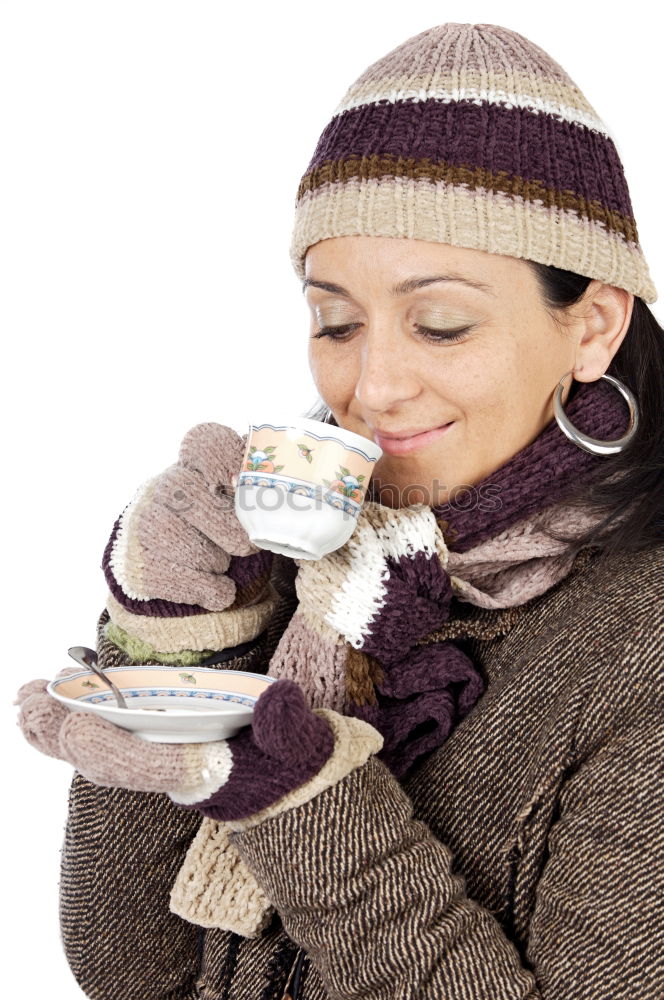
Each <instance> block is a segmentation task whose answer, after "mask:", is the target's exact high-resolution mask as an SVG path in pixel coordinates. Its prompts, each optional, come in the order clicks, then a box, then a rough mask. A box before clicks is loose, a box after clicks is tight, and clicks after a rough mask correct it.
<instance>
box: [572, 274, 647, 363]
mask: <svg viewBox="0 0 664 1000" xmlns="http://www.w3.org/2000/svg"><path fill="white" fill-rule="evenodd" d="M633 309H634V296H633V294H632V293H631V292H626V291H625V289H624V288H616V287H615V286H614V285H607V284H604V283H602V282H601V281H592V282H591V284H590V285H589V286H588V288H587V289H586V292H585V294H584V296H583V298H582V300H581V302H579V303H577V304H576V305H575V306H572V307H571V310H570V313H571V315H572V317H573V321H574V326H576V327H578V329H577V337H578V342H577V350H576V361H575V366H574V377H575V379H576V380H577V381H579V382H595V381H596V380H597V379H598V378H600V377H601V376H602V375H603V374H604V372H605V371H606V370H607V368H608V367H609V365H610V364H611V361H612V360H613V358H614V356H615V355H616V354H617V352H618V350H619V348H620V345H621V344H622V342H623V340H624V339H625V336H626V334H627V331H628V329H629V324H630V322H631V319H632V312H633Z"/></svg>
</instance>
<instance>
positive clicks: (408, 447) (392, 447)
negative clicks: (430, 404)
mask: <svg viewBox="0 0 664 1000" xmlns="http://www.w3.org/2000/svg"><path fill="white" fill-rule="evenodd" d="M453 424H454V421H451V422H450V423H449V424H443V425H442V426H440V427H434V428H432V429H431V430H428V431H422V432H421V433H419V434H412V435H410V436H409V437H386V436H384V435H383V434H381V433H380V432H379V431H375V432H374V441H375V442H376V444H377V445H378V447H379V448H381V449H382V451H384V452H385V453H386V454H388V455H407V454H409V453H410V452H412V451H417V450H418V449H420V448H425V447H426V446H427V445H429V444H431V443H432V442H433V441H437V440H438V438H440V437H442V436H443V434H446V433H447V431H448V430H449V429H450V427H452V426H453Z"/></svg>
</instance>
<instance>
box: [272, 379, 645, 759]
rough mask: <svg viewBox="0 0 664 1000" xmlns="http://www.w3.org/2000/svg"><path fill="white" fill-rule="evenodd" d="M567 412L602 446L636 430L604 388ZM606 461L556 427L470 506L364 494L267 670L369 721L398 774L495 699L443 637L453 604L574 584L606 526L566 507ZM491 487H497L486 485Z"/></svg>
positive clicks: (304, 566)
mask: <svg viewBox="0 0 664 1000" xmlns="http://www.w3.org/2000/svg"><path fill="white" fill-rule="evenodd" d="M576 385H577V389H576V392H575V393H574V394H573V395H572V396H571V397H570V398H569V399H568V401H567V406H566V410H567V413H568V415H569V417H570V419H571V420H572V422H573V424H574V425H575V426H576V427H578V428H579V429H580V430H582V431H585V432H586V433H588V434H590V435H591V436H593V437H597V438H600V439H602V440H613V439H615V438H617V437H620V436H621V435H622V434H624V433H625V431H626V429H627V423H628V414H627V411H626V408H625V406H624V405H623V404H622V403H621V401H620V398H619V397H618V395H617V394H616V393H615V391H614V390H612V389H610V388H609V387H608V386H607V385H606V383H605V382H599V381H598V382H592V383H577V384H576ZM604 461H607V458H606V457H599V456H596V455H592V454H590V453H588V452H586V451H584V450H582V449H580V448H579V447H578V446H576V445H574V444H573V443H572V442H571V441H570V440H569V439H568V438H567V437H566V436H565V435H564V434H563V433H562V431H561V430H560V428H559V427H558V425H557V423H556V422H555V421H552V422H551V423H550V424H549V425H548V426H547V427H546V428H545V429H544V430H543V431H542V432H541V433H540V435H539V436H538V437H537V438H536V439H535V440H534V441H533V442H532V443H531V444H530V445H528V446H527V447H525V448H524V449H523V450H522V451H520V452H519V453H518V454H517V455H515V456H514V457H513V458H512V459H511V460H510V461H509V462H507V463H506V464H504V465H503V466H502V467H500V468H499V469H497V470H496V471H495V472H493V473H491V475H490V476H488V477H487V478H486V479H484V480H483V481H482V482H480V483H478V484H476V485H475V487H474V489H473V490H472V491H470V492H471V498H474V502H473V506H472V507H470V508H469V509H468V510H463V509H461V507H460V506H458V498H456V503H457V505H456V506H455V504H447V505H443V506H438V507H427V506H425V505H415V506H413V507H411V508H402V509H397V510H393V509H391V508H388V507H385V506H382V505H380V504H378V503H375V502H373V501H372V500H371V499H367V501H366V502H365V504H364V507H363V509H362V511H361V513H360V516H359V519H358V525H357V527H356V529H355V531H354V533H353V535H352V536H351V539H350V540H349V542H348V543H346V545H345V546H344V547H343V548H342V549H340V550H337V552H336V553H332V554H331V555H330V556H326V557H325V558H324V559H323V560H319V561H316V562H311V561H307V560H296V562H297V563H298V567H299V569H298V576H297V578H296V581H295V585H296V590H297V594H298V598H299V600H300V603H299V605H298V608H297V610H296V612H295V614H294V615H293V617H292V618H291V621H290V623H289V626H288V628H287V629H286V631H285V632H284V634H283V635H282V637H281V640H280V642H279V645H278V646H277V648H276V650H275V653H274V655H273V656H272V658H271V661H270V665H269V669H268V673H269V674H270V675H271V676H274V677H290V678H291V679H293V680H295V681H297V683H298V684H300V686H301V687H302V688H303V689H304V691H305V693H306V694H307V696H308V700H309V702H310V704H311V705H312V707H313V708H318V707H326V708H332V709H335V710H336V711H339V712H341V713H342V714H345V715H354V716H357V717H360V718H362V719H365V720H366V721H368V722H370V723H371V724H372V725H373V726H375V728H376V729H378V731H379V732H380V733H381V734H382V735H383V737H384V745H383V749H382V750H381V751H380V753H379V754H378V756H380V757H382V758H383V760H384V761H385V763H386V764H387V765H388V766H389V767H390V769H391V770H392V771H393V773H394V774H395V775H396V776H397V777H403V776H404V775H405V773H406V772H407V771H408V770H409V769H410V768H411V767H412V766H413V764H414V763H415V762H416V761H417V760H418V759H419V758H420V757H422V755H424V754H427V753H429V752H431V751H432V750H434V749H435V748H436V747H438V746H440V745H441V744H442V743H443V741H444V740H445V739H446V738H447V737H448V736H449V734H450V732H451V730H452V728H453V726H454V725H455V724H456V723H457V722H458V721H459V720H460V719H461V718H463V717H464V716H465V715H466V714H467V713H468V712H469V711H470V709H471V708H472V707H473V705H474V704H475V703H476V702H477V700H478V699H479V697H480V696H481V694H482V692H483V690H484V681H483V678H482V675H481V673H480V672H479V671H478V670H477V669H476V667H475V666H474V665H473V663H472V661H471V660H470V659H469V657H468V656H467V655H466V653H465V652H463V651H462V649H461V648H460V647H459V646H458V645H457V644H456V643H455V642H453V641H451V640H449V639H444V638H441V640H440V641H436V631H437V630H441V628H442V626H444V623H445V622H446V621H447V620H448V619H449V617H450V610H451V603H452V599H453V598H456V599H457V601H461V602H467V603H471V604H474V605H478V606H480V607H483V608H507V607H511V606H515V605H520V604H523V603H525V602H526V601H529V600H530V599H532V598H534V597H536V596H538V595H540V594H542V593H544V592H545V591H547V590H548V589H549V588H550V587H552V586H553V585H554V584H556V583H557V582H558V581H559V580H561V579H562V578H563V577H565V576H566V575H567V574H568V573H569V571H570V569H571V566H572V563H573V561H574V558H575V556H576V555H577V553H578V551H579V548H578V547H577V546H576V545H574V544H569V543H564V542H559V541H557V540H556V539H554V538H552V537H550V535H549V533H548V531H549V530H550V529H553V530H554V531H556V532H560V531H563V532H565V533H566V534H569V533H571V534H572V535H575V534H577V533H580V532H581V531H585V530H587V529H588V528H589V527H590V526H591V525H592V524H593V523H596V520H597V518H596V517H593V515H592V514H591V513H590V512H587V511H585V510H579V509H572V508H571V506H566V505H565V502H564V500H565V497H566V496H567V497H568V496H569V494H570V493H571V491H572V489H573V488H574V487H576V486H577V485H578V483H579V481H580V480H583V481H586V480H588V479H590V478H591V477H592V476H593V475H594V473H595V471H596V470H597V468H598V466H599V464H600V463H601V462H604ZM489 487H490V489H489Z"/></svg>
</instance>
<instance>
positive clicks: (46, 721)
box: [17, 693, 68, 759]
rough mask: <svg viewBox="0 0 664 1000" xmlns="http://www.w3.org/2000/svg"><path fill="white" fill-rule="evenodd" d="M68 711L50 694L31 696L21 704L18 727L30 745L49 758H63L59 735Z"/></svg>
mask: <svg viewBox="0 0 664 1000" xmlns="http://www.w3.org/2000/svg"><path fill="white" fill-rule="evenodd" d="M67 715H68V709H67V708H65V706H64V705H63V704H62V703H61V702H59V701H56V700H55V698H52V697H51V696H50V694H45V693H35V694H31V695H29V696H28V697H27V698H26V699H25V701H24V702H23V703H22V704H21V708H20V711H19V714H18V720H17V725H18V727H19V729H20V730H21V732H22V733H23V735H24V736H25V738H26V740H27V741H28V743H29V744H30V745H31V746H33V747H34V748H35V749H36V750H39V751H40V753H44V754H46V755H47V756H48V757H56V758H58V759H62V758H63V754H62V753H61V752H60V744H59V742H58V733H59V731H60V727H61V726H62V723H63V721H64V719H65V718H66V716H67Z"/></svg>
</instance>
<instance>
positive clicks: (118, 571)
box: [102, 423, 260, 611]
mask: <svg viewBox="0 0 664 1000" xmlns="http://www.w3.org/2000/svg"><path fill="white" fill-rule="evenodd" d="M245 445H246V439H245V438H243V437H240V435H239V434H237V432H236V431H234V430H233V429H232V428H231V427H226V426H225V425H223V424H216V423H202V424H197V425H196V426H195V427H192V428H191V429H190V430H189V431H188V432H187V434H186V435H185V436H184V438H183V440H182V443H181V445H180V451H179V458H178V461H177V462H176V463H175V464H173V465H171V466H169V467H168V468H167V469H166V470H165V471H164V472H162V473H161V474H160V475H158V476H155V477H153V478H152V479H149V480H147V482H145V483H144V484H143V485H142V486H141V487H140V488H139V490H138V491H137V493H136V495H135V497H134V499H133V500H132V502H131V503H130V504H128V505H127V507H126V508H125V509H124V511H123V512H122V514H121V516H120V518H119V519H118V522H116V526H115V528H114V531H113V534H112V536H111V539H110V541H109V544H108V545H107V547H106V552H105V553H104V560H103V563H102V566H103V569H104V572H105V574H106V578H107V582H108V584H109V586H110V588H111V591H113V592H115V591H116V590H117V587H118V586H119V587H120V588H121V590H122V592H123V594H124V595H126V597H128V598H129V599H134V600H139V601H140V600H144V601H147V600H151V599H160V600H166V601H173V602H176V603H183V604H189V605H199V606H201V607H203V608H205V609H207V610H209V611H223V610H224V609H225V608H227V607H228V606H229V605H231V604H232V603H233V601H234V599H235V595H236V584H235V581H234V580H233V579H232V578H231V577H230V576H229V575H228V574H227V570H228V568H229V566H230V563H231V557H232V556H240V557H242V556H252V555H254V556H255V555H256V554H257V553H259V552H260V550H259V549H258V548H257V547H256V546H255V545H253V543H252V542H251V541H250V540H249V537H248V535H247V533H246V531H245V530H244V528H243V527H242V525H241V524H240V522H239V521H238V519H237V516H236V514H235V503H234V483H235V478H236V476H237V474H238V473H239V472H240V466H241V463H242V457H243V454H244V450H245Z"/></svg>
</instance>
